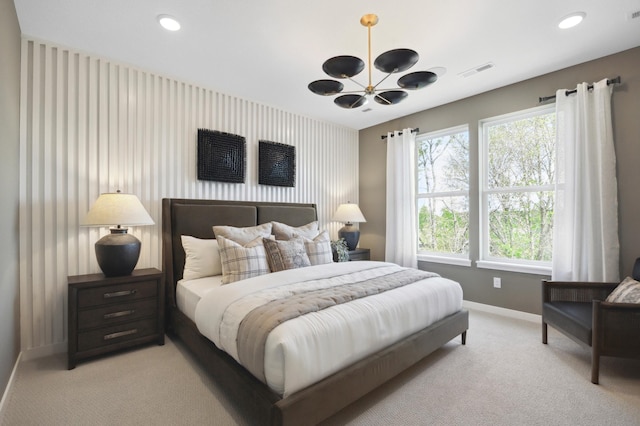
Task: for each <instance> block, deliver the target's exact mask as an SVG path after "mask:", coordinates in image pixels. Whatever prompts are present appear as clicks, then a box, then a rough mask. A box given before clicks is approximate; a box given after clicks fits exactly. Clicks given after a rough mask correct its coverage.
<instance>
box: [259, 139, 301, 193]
mask: <svg viewBox="0 0 640 426" xmlns="http://www.w3.org/2000/svg"><path fill="white" fill-rule="evenodd" d="M258 156H259V157H260V158H259V170H258V183H259V184H261V185H273V186H289V187H293V186H295V182H296V147H295V146H292V145H285V144H282V143H277V142H269V141H260V142H259V146H258Z"/></svg>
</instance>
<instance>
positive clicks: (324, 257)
mask: <svg viewBox="0 0 640 426" xmlns="http://www.w3.org/2000/svg"><path fill="white" fill-rule="evenodd" d="M303 240H304V248H305V250H306V251H307V256H309V261H310V262H311V264H312V265H324V264H325V263H333V251H332V250H331V238H330V237H329V233H328V232H327V231H326V230H325V231H322V232H321V233H320V235H318V236H317V237H315V238H314V239H309V238H303Z"/></svg>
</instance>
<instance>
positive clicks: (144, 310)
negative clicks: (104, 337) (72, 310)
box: [78, 299, 158, 330]
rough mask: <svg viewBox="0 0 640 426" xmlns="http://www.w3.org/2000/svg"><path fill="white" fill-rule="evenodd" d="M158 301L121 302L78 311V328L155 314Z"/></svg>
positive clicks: (115, 322)
mask: <svg viewBox="0 0 640 426" xmlns="http://www.w3.org/2000/svg"><path fill="white" fill-rule="evenodd" d="M157 311H158V302H157V301H156V300H155V299H147V300H141V301H139V302H130V303H121V304H118V305H108V306H104V307H99V308H93V309H88V310H84V311H79V312H78V329H79V330H86V329H88V328H93V327H104V326H108V325H111V324H117V323H119V322H122V321H133V320H137V319H140V318H146V317H152V316H155V315H156V313H157Z"/></svg>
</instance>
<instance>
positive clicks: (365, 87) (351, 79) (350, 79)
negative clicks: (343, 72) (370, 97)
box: [342, 76, 367, 93]
mask: <svg viewBox="0 0 640 426" xmlns="http://www.w3.org/2000/svg"><path fill="white" fill-rule="evenodd" d="M347 79H348V80H349V81H352V82H354V83H355V84H357V85H358V86H360V87H362V88H363V89H364V90H366V89H367V86H363V85H362V84H360V83H358V82H357V81H355V80H354V79H353V78H351V77H348V76H347ZM342 93H347V92H342Z"/></svg>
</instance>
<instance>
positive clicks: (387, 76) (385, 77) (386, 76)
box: [373, 72, 393, 89]
mask: <svg viewBox="0 0 640 426" xmlns="http://www.w3.org/2000/svg"><path fill="white" fill-rule="evenodd" d="M391 74H393V72H390V73H389V74H387V75H385V76H384V78H383V79H382V80H380V81H379V82H378V84H376V85H375V86H373V88H374V89H377V88H378V86H380V84H381V83H382V82H383V81H385V80H386V79H387V78H389V76H390V75H391Z"/></svg>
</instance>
